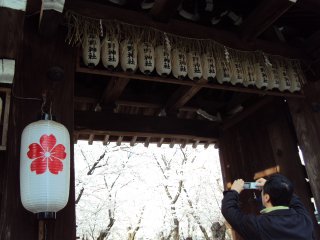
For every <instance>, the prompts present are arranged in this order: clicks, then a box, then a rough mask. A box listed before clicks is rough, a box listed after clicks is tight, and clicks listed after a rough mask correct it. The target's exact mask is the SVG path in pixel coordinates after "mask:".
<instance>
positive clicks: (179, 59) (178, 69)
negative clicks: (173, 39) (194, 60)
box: [172, 48, 188, 79]
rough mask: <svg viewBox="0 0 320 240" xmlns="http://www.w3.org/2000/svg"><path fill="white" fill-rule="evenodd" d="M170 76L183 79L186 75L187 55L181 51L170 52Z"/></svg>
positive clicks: (177, 49) (176, 49)
mask: <svg viewBox="0 0 320 240" xmlns="http://www.w3.org/2000/svg"><path fill="white" fill-rule="evenodd" d="M172 74H173V76H174V77H175V78H179V79H183V78H185V76H187V74H188V66H187V55H186V53H185V51H183V50H182V49H179V48H175V49H173V50H172Z"/></svg>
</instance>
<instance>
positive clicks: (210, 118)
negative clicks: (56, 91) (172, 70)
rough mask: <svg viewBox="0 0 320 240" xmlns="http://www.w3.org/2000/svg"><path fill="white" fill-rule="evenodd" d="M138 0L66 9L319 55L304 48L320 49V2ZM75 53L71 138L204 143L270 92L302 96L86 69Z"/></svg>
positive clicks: (98, 0) (97, 0)
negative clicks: (186, 14) (208, 8)
mask: <svg viewBox="0 0 320 240" xmlns="http://www.w3.org/2000/svg"><path fill="white" fill-rule="evenodd" d="M114 2H117V1H116V0H114ZM143 2H144V1H143V0H130V1H129V0H127V1H120V0H119V1H118V4H116V3H112V2H111V1H106V0H94V1H93V0H91V1H83V0H82V1H79V0H70V1H67V2H66V9H71V10H73V11H77V12H79V13H81V14H84V15H87V16H91V17H93V18H98V19H99V18H109V19H110V18H111V19H118V20H121V21H127V22H130V23H134V24H137V25H148V26H152V27H155V26H156V27H158V28H159V29H160V30H163V29H165V30H168V32H175V33H181V34H184V35H185V36H191V37H195V36H199V37H203V35H205V36H207V37H210V38H213V39H214V40H216V41H220V42H221V43H223V44H226V45H229V46H230V44H231V47H234V48H240V49H241V48H244V49H249V50H250V49H253V50H254V49H262V50H264V51H266V52H268V51H269V52H270V53H273V54H277V53H278V54H280V55H281V54H282V55H289V56H290V55H291V56H300V57H302V58H303V59H309V60H311V61H312V60H314V59H317V56H312V55H311V54H309V55H308V51H310V49H311V51H310V52H311V53H312V52H314V51H317V50H318V49H319V42H317V41H316V40H315V39H319V37H318V35H319V34H317V30H318V29H320V11H319V9H320V4H319V2H318V1H316V0H300V1H298V2H297V3H295V1H293V0H292V1H288V0H259V1H258V0H238V1H237V0H213V1H212V3H213V6H214V7H213V10H212V11H211V12H210V11H209V12H206V11H205V10H204V8H203V4H205V3H206V2H210V1H200V0H199V1H191V0H184V1H181V0H156V1H154V3H153V4H151V5H150V6H151V7H150V8H148V9H143V8H142V7H141V4H142V3H143ZM146 2H148V1H146ZM149 2H152V1H149ZM193 7H195V8H193ZM181 9H183V10H188V9H190V12H191V11H192V10H194V11H193V13H194V14H195V15H196V16H198V17H197V19H195V20H190V19H186V18H184V17H183V16H182V14H181ZM195 9H198V10H197V11H195ZM213 19H214V21H213ZM239 19H240V20H239ZM146 20H148V21H146ZM236 20H237V21H238V22H236ZM186 29H188V31H186ZM310 42H312V47H310V46H309V45H308V43H310ZM77 61H78V63H77V66H76V79H75V141H77V140H79V139H85V140H88V141H89V143H92V141H94V140H99V141H103V142H104V143H105V144H107V143H108V142H109V141H115V142H117V143H118V144H121V142H130V143H131V145H134V144H135V143H137V142H143V143H145V145H146V146H148V145H149V143H157V144H158V146H161V144H163V143H168V144H171V145H172V146H173V144H182V146H185V145H186V144H192V145H193V146H194V147H196V146H198V145H199V144H204V145H205V146H208V145H209V144H212V143H217V141H218V139H219V134H220V132H221V131H222V130H223V129H226V128H229V127H232V126H233V125H234V124H236V123H237V122H239V121H242V120H243V119H245V118H246V117H247V116H248V115H250V114H252V113H254V112H255V111H256V110H257V109H259V108H261V107H263V106H265V104H269V103H270V102H271V99H272V98H275V97H302V96H301V94H290V93H286V92H271V93H270V92H261V91H260V90H259V91H257V90H256V89H253V88H243V87H239V86H231V85H230V86H229V85H219V84H216V83H214V82H211V83H208V82H193V81H181V80H177V79H174V78H173V77H168V78H162V77H159V76H157V75H156V74H151V76H146V75H143V74H141V73H139V72H137V73H135V74H132V73H125V72H122V71H121V70H120V69H117V70H115V71H112V72H110V71H108V70H106V69H103V67H102V66H100V65H98V66H97V67H96V68H94V69H90V68H87V67H85V66H83V63H82V61H81V58H80V56H78V57H77ZM314 61H315V60H314ZM310 66H311V65H309V67H310ZM314 78H316V77H314ZM270 95H271V96H270Z"/></svg>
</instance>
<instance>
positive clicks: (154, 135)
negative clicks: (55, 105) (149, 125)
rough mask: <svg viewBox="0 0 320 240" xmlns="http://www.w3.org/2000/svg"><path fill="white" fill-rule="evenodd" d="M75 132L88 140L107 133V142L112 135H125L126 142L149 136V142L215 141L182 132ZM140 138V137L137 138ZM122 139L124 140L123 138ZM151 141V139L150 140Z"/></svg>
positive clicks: (86, 130) (85, 130)
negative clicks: (93, 136) (91, 135)
mask: <svg viewBox="0 0 320 240" xmlns="http://www.w3.org/2000/svg"><path fill="white" fill-rule="evenodd" d="M75 133H77V134H79V139H78V140H88V138H89V137H90V134H94V135H95V141H98V140H97V139H101V140H100V141H103V139H104V136H105V135H109V140H108V141H109V142H111V141H113V142H114V138H113V137H119V136H123V137H125V140H126V142H131V141H132V140H135V141H136V142H138V140H139V142H143V143H144V141H143V140H141V139H144V138H147V137H150V142H151V139H159V141H155V140H154V142H158V143H159V142H161V144H163V143H164V142H168V141H167V139H172V138H175V139H182V140H186V141H188V142H191V141H193V142H194V141H196V140H199V141H201V142H207V141H212V142H213V143H215V142H216V139H214V138H212V137H201V136H193V135H182V134H171V135H168V134H164V133H141V132H127V131H101V130H92V129H82V130H80V129H78V130H75ZM138 138H140V139H138ZM128 139H131V140H130V141H128ZM123 141H124V140H123ZM152 142H153V141H152Z"/></svg>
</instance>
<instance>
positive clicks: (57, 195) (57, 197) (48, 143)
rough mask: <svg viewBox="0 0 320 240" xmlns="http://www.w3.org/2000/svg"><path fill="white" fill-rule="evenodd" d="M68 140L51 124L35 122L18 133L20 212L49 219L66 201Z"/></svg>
mask: <svg viewBox="0 0 320 240" xmlns="http://www.w3.org/2000/svg"><path fill="white" fill-rule="evenodd" d="M69 183H70V136H69V133H68V130H67V129H66V128H65V127H64V126H63V125H62V124H60V123H57V122H55V121H52V120H39V121H37V122H33V123H31V124H29V125H28V126H26V127H25V128H24V130H23V132H22V137H21V150H20V193H21V201H22V205H23V206H24V208H26V209H27V210H29V211H30V212H33V213H37V214H38V216H39V215H40V216H41V215H44V216H47V217H50V218H52V217H53V218H54V217H55V213H56V212H57V211H59V210H61V209H62V208H64V207H65V206H66V204H67V202H68V198H69Z"/></svg>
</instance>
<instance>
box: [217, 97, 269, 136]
mask: <svg viewBox="0 0 320 240" xmlns="http://www.w3.org/2000/svg"><path fill="white" fill-rule="evenodd" d="M272 100H273V98H272V97H263V98H262V99H261V100H260V101H258V102H257V103H255V104H254V105H252V106H250V107H248V108H247V109H245V110H244V111H243V112H241V113H239V114H238V115H236V116H235V117H233V118H231V119H230V120H228V121H226V122H225V123H223V125H222V129H223V130H224V131H225V130H227V129H229V128H230V127H232V126H234V125H236V124H237V123H239V122H240V121H242V120H244V119H245V118H247V117H248V116H249V115H251V114H253V113H254V112H256V111H257V110H259V109H260V108H261V107H263V106H265V105H266V104H268V103H270V102H272Z"/></svg>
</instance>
